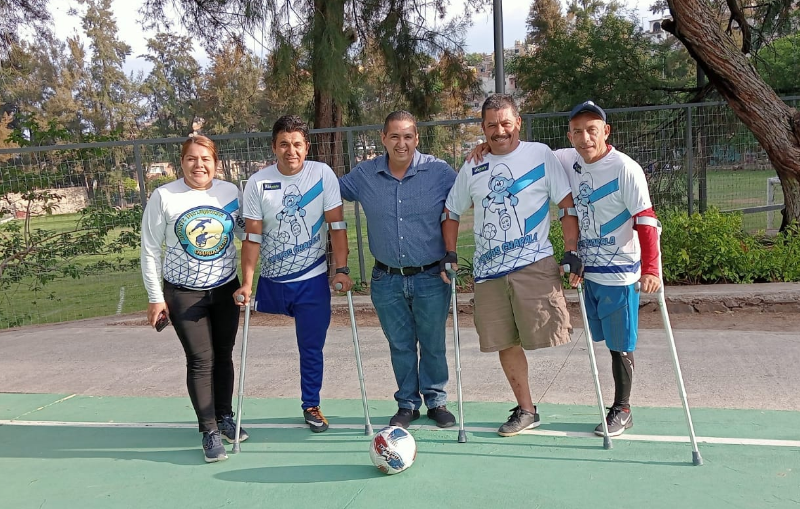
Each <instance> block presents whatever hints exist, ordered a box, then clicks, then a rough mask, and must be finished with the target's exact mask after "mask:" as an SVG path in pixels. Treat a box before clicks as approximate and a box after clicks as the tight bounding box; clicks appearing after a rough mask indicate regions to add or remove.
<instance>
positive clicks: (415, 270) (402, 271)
mask: <svg viewBox="0 0 800 509" xmlns="http://www.w3.org/2000/svg"><path fill="white" fill-rule="evenodd" d="M438 266H439V262H433V263H429V264H428V265H425V266H424V267H399V268H396V267H389V266H388V265H386V264H385V263H381V262H379V261H378V260H375V267H377V268H379V269H381V270H382V271H384V272H388V273H389V274H398V275H400V276H413V275H414V274H419V273H420V272H425V271H426V270H430V269H432V268H434V267H438Z"/></svg>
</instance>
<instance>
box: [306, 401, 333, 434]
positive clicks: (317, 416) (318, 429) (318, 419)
mask: <svg viewBox="0 0 800 509" xmlns="http://www.w3.org/2000/svg"><path fill="white" fill-rule="evenodd" d="M303 418H304V419H305V420H306V424H308V426H309V427H310V428H311V431H313V432H314V433H322V432H323V431H326V430H327V429H328V419H326V418H325V416H324V415H322V411H321V410H320V409H319V407H318V406H312V407H311V408H306V409H304V410H303Z"/></svg>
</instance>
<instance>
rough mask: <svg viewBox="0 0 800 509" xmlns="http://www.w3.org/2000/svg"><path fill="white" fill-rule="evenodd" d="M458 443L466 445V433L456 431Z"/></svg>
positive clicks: (461, 430)
mask: <svg viewBox="0 0 800 509" xmlns="http://www.w3.org/2000/svg"><path fill="white" fill-rule="evenodd" d="M458 443H459V444H465V443H467V432H466V431H464V430H463V429H460V430H458Z"/></svg>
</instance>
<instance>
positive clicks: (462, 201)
mask: <svg viewBox="0 0 800 509" xmlns="http://www.w3.org/2000/svg"><path fill="white" fill-rule="evenodd" d="M469 177H470V169H469V165H468V164H467V163H464V165H463V166H462V167H461V169H460V170H459V172H458V175H456V178H455V181H454V182H453V187H452V188H450V193H448V195H447V200H445V202H444V206H445V207H446V208H447V210H449V211H452V212H455V213H456V214H458V215H461V214H463V213H464V212H466V211H467V210H469V208H470V207H471V206H472V196H470V193H469Z"/></svg>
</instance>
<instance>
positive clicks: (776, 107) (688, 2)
mask: <svg viewBox="0 0 800 509" xmlns="http://www.w3.org/2000/svg"><path fill="white" fill-rule="evenodd" d="M667 3H668V4H669V10H670V13H671V14H672V18H673V22H670V23H667V22H665V23H664V24H663V28H664V29H665V30H666V31H668V32H670V33H671V34H673V35H674V36H675V37H677V38H678V40H679V41H681V42H682V43H683V45H684V46H686V49H687V50H688V51H689V54H690V55H691V56H692V58H694V59H695V61H696V62H697V63H698V64H699V65H700V66H701V67H702V69H703V71H705V73H706V76H707V77H708V80H709V82H710V83H711V84H712V85H714V87H715V88H716V89H717V90H718V91H719V93H720V94H721V95H722V97H723V98H724V99H725V100H726V101H727V102H728V105H729V106H730V107H731V109H732V110H733V112H734V113H735V114H736V116H737V117H739V119H740V120H741V121H742V122H743V123H744V125H745V126H747V128H748V129H749V130H750V131H751V132H752V133H753V135H754V136H755V137H756V139H757V140H758V142H759V143H760V144H761V147H762V148H763V149H764V151H765V152H766V153H767V157H769V160H770V162H771V163H772V166H773V167H774V168H775V171H776V172H777V174H778V177H779V178H780V181H781V186H783V196H784V204H785V215H784V217H785V218H788V220H789V221H797V222H800V113H798V112H797V110H795V109H793V108H790V107H789V106H787V105H786V104H785V103H784V102H783V101H781V100H780V98H779V97H778V95H777V94H776V93H775V91H774V90H772V89H771V88H770V87H769V85H767V84H766V83H765V82H764V80H763V79H762V78H761V76H759V74H758V73H757V72H756V70H755V68H754V67H753V66H752V65H751V64H750V62H749V60H748V58H747V57H746V56H745V55H744V54H743V53H742V52H741V50H740V49H739V48H738V47H737V45H736V42H735V41H734V40H733V39H732V38H731V37H730V36H729V35H727V34H725V33H724V32H723V31H722V29H721V28H720V22H719V21H720V20H719V19H717V17H716V15H715V13H714V12H713V11H712V9H711V6H710V5H709V3H708V1H707V0H668V1H667ZM785 223H786V221H784V224H783V225H782V228H785V226H786V224H785Z"/></svg>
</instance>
